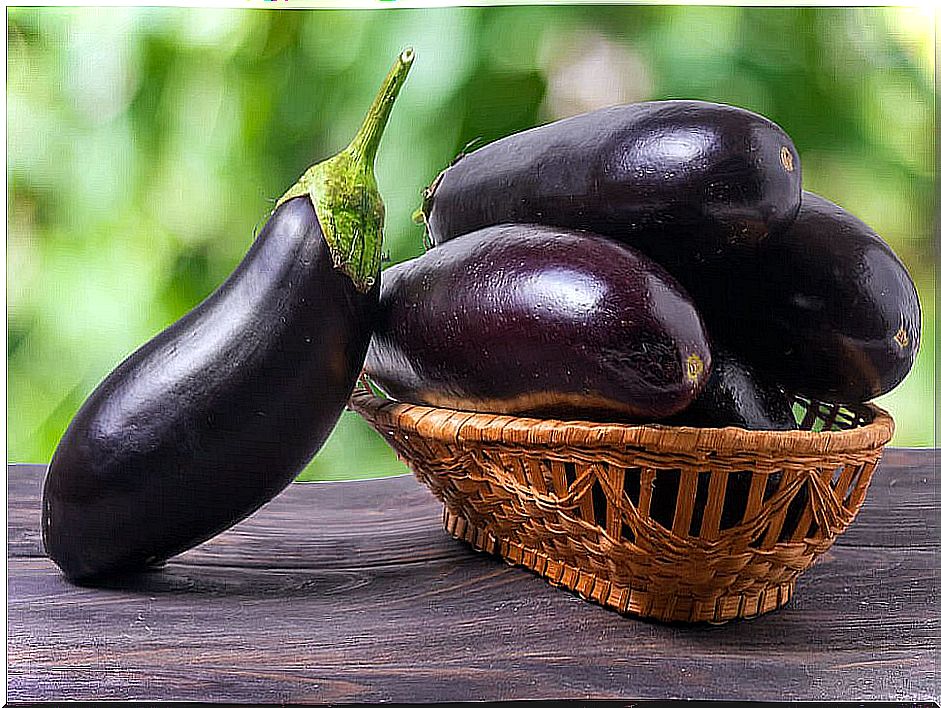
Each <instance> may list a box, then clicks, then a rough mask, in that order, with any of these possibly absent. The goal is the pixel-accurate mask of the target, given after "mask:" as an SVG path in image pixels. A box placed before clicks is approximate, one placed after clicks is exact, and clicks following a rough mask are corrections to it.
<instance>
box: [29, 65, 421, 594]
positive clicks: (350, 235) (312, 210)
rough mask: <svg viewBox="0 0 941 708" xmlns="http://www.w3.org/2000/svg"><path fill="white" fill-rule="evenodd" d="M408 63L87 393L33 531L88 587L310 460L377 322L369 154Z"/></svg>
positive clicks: (219, 527) (224, 520)
mask: <svg viewBox="0 0 941 708" xmlns="http://www.w3.org/2000/svg"><path fill="white" fill-rule="evenodd" d="M413 61H414V53H413V52H412V50H411V49H408V50H406V51H404V52H402V54H401V55H400V56H399V57H398V58H397V60H396V61H395V64H394V66H393V67H392V69H391V70H390V72H389V74H388V76H387V77H386V78H385V80H384V81H383V83H382V86H381V88H380V90H379V93H378V95H377V97H376V99H375V101H374V102H373V104H372V106H371V108H370V109H369V111H368V113H367V114H366V118H365V120H364V122H363V125H362V127H361V128H360V130H359V132H358V133H357V134H356V136H355V137H354V139H353V141H352V142H351V143H350V145H349V146H348V147H347V148H346V149H345V150H343V151H341V152H340V153H338V154H337V155H336V156H334V157H333V158H331V159H329V160H326V161H324V162H320V163H318V164H316V165H314V166H313V167H311V168H310V169H309V170H308V171H307V172H306V173H305V174H304V175H303V176H302V177H301V178H300V180H298V182H297V183H296V184H295V185H294V186H293V187H291V188H290V189H289V190H288V191H287V192H286V193H285V194H284V196H283V197H282V198H281V199H280V200H279V202H278V204H277V206H276V208H275V209H274V211H273V213H272V214H271V215H270V217H269V218H268V220H267V222H266V223H265V226H264V228H262V230H261V232H260V233H259V235H258V236H257V238H256V239H255V241H254V242H253V243H252V245H251V247H250V248H249V250H248V252H247V254H246V255H245V257H244V259H243V260H242V261H241V263H239V265H238V267H237V268H236V269H235V271H234V272H233V273H232V274H231V275H230V276H229V277H228V278H227V279H226V280H225V282H223V283H222V284H221V285H220V286H219V288H218V289H217V290H216V291H215V292H213V293H212V294H211V295H210V296H209V297H208V298H207V299H206V300H204V301H203V302H202V303H200V304H199V305H198V306H197V307H196V308H195V309H193V310H192V311H190V312H189V313H188V314H187V315H185V316H184V317H183V318H182V319H180V320H179V321H178V322H176V323H174V324H172V325H171V326H170V327H168V328H167V329H166V330H164V331H163V332H161V333H160V334H158V335H157V336H156V337H154V338H153V339H151V340H150V341H149V342H147V343H146V344H144V345H143V346H142V347H141V348H140V349H138V350H137V351H135V352H134V353H133V354H131V355H130V356H129V357H128V358H127V359H126V360H125V361H123V362H122V363H121V364H120V365H119V366H118V367H117V368H116V369H115V370H114V371H112V372H111V373H110V374H109V375H108V376H107V377H106V378H105V379H104V380H103V381H102V382H101V383H100V384H99V385H98V387H97V388H96V389H95V390H94V391H93V392H92V394H91V395H90V396H89V397H88V399H87V400H86V401H85V403H84V404H83V405H82V407H81V408H80V410H79V411H78V413H77V414H76V415H75V417H74V418H73V419H72V421H71V423H70V425H69V426H68V429H67V430H66V432H65V434H64V435H63V437H62V439H61V440H60V442H59V444H58V446H57V448H56V450H55V453H54V455H53V458H52V461H51V463H50V466H49V470H48V472H47V475H46V479H45V483H44V487H43V498H42V539H43V544H44V546H45V549H46V552H47V553H48V555H49V556H50V558H52V560H53V561H54V562H55V563H56V564H57V565H58V566H59V567H60V568H61V569H62V571H63V573H64V574H65V575H66V577H68V578H69V579H70V580H72V581H74V582H82V583H95V582H99V581H102V580H103V579H105V578H107V577H109V576H112V575H115V574H118V573H123V572H130V571H137V570H140V569H143V568H145V567H146V566H148V565H151V564H153V563H155V562H158V561H162V560H164V559H166V558H169V557H171V556H173V555H176V554H178V553H180V552H182V551H184V550H186V549H188V548H191V547H193V546H195V545H197V544H198V543H201V542H202V541H205V540H207V539H208V538H210V537H212V536H214V535H215V534H217V533H219V532H221V531H223V530H224V529H226V528H228V527H230V526H232V525H233V524H235V523H236V522H238V521H240V520H241V519H243V518H245V517H246V516H248V515H249V514H251V513H252V512H254V511H255V510H256V509H258V507H260V506H261V505H263V504H264V503H265V502H267V501H269V500H270V499H271V498H272V497H274V496H275V495H276V494H277V493H278V492H280V491H281V490H282V489H283V488H284V487H285V486H287V484H288V483H290V482H291V480H293V479H294V477H295V476H296V475H297V474H298V473H299V472H300V471H301V469H303V467H304V465H305V464H306V463H307V462H308V461H309V460H310V459H311V458H312V457H313V456H314V455H315V454H316V453H317V451H318V450H319V449H320V447H321V446H322V444H323V443H324V441H325V440H326V438H327V436H328V435H329V433H330V431H331V430H332V429H333V427H334V426H335V424H336V421H337V419H338V418H339V416H340V413H341V412H342V411H343V408H344V406H345V404H346V402H347V400H348V399H349V396H350V393H351V392H352V389H353V385H354V383H355V380H356V377H357V376H358V375H359V374H360V371H361V369H362V364H363V361H364V358H365V355H366V349H367V346H368V344H369V339H370V337H371V335H372V331H373V328H374V325H375V319H376V313H377V304H378V295H379V285H378V283H379V259H380V249H381V242H382V228H383V214H384V211H383V205H382V200H381V197H380V195H379V191H378V187H377V185H376V178H375V173H374V162H375V157H376V152H377V148H378V146H379V142H380V139H381V137H382V133H383V131H384V129H385V126H386V123H387V121H388V119H389V115H390V112H391V109H392V106H393V103H394V102H395V99H396V96H397V95H398V93H399V91H400V89H401V87H402V84H403V82H404V81H405V77H406V76H407V74H408V71H409V69H410V67H411V65H412V62H413Z"/></svg>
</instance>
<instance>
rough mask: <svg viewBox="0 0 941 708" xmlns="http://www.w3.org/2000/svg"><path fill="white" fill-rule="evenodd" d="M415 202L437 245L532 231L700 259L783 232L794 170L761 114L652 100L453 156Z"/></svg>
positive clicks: (796, 164) (786, 140) (786, 141)
mask: <svg viewBox="0 0 941 708" xmlns="http://www.w3.org/2000/svg"><path fill="white" fill-rule="evenodd" d="M424 197H425V198H424V203H423V205H422V207H421V209H420V210H419V211H418V213H417V214H416V216H417V217H420V218H421V219H422V220H424V222H425V224H426V227H427V231H428V235H429V236H430V240H431V242H432V243H434V244H441V243H444V242H446V241H448V240H450V239H452V238H455V237H457V236H461V235H462V234H466V233H470V232H472V231H475V230H477V229H480V228H483V227H485V226H491V225H494V224H499V223H508V222H532V223H539V224H547V225H553V226H565V227H570V228H578V229H586V230H589V231H593V232H596V233H600V234H606V235H610V236H614V237H616V238H618V239H621V240H624V241H625V242H627V243H629V244H631V245H634V246H637V247H640V248H641V249H642V250H644V249H645V248H646V246H647V245H648V244H652V245H657V244H659V243H660V242H664V243H663V247H664V248H665V249H667V250H666V252H667V253H675V252H682V251H683V250H690V249H695V250H697V251H700V250H701V251H702V252H703V256H702V257H709V255H710V254H711V252H712V251H718V252H720V253H721V252H723V251H724V250H725V249H727V248H735V247H737V246H749V245H753V244H754V243H757V242H760V241H761V240H762V239H763V238H765V237H766V236H767V235H768V234H769V233H774V232H779V231H782V230H783V229H784V228H786V227H787V226H788V225H790V223H791V221H793V219H794V217H795V216H796V214H797V210H798V207H799V205H800V197H801V168H800V159H799V157H798V154H797V150H796V148H795V147H794V143H793V142H792V141H791V139H790V137H788V135H787V134H786V133H785V132H784V131H783V130H782V129H781V128H780V127H779V126H777V125H776V124H775V123H773V122H771V121H770V120H768V119H767V118H764V117H763V116H760V115H758V114H756V113H752V112H750V111H747V110H744V109H741V108H736V107H733V106H727V105H721V104H715V103H708V102H704V101H653V102H647V103H635V104H629V105H622V106H613V107H609V108H603V109H600V110H597V111H593V112H591V113H585V114H582V115H578V116H573V117H571V118H566V119H564V120H560V121H557V122H554V123H549V124H547V125H543V126H540V127H537V128H532V129H530V130H526V131H523V132H520V133H516V134H514V135H510V136H508V137H505V138H502V139H500V140H497V141H495V142H493V143H490V144H489V145H486V146H484V147H482V148H480V149H478V150H475V151H473V152H471V153H469V154H467V155H462V156H460V157H459V159H457V160H456V161H455V162H454V163H452V165H451V166H450V167H448V168H447V169H445V170H444V171H443V172H442V173H440V174H439V175H438V177H437V178H436V179H435V180H434V182H433V183H432V185H431V186H430V187H429V188H428V189H427V190H425V195H424Z"/></svg>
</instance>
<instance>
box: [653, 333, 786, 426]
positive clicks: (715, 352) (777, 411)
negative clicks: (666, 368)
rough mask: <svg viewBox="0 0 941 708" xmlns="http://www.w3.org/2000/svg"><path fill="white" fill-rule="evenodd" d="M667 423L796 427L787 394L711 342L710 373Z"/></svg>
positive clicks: (743, 362) (746, 364)
mask: <svg viewBox="0 0 941 708" xmlns="http://www.w3.org/2000/svg"><path fill="white" fill-rule="evenodd" d="M668 422H669V423H671V424H672V425H689V426H693V427H697V428H723V427H726V426H734V427H737V428H745V429H746V430H795V429H797V421H796V420H795V419H794V413H793V409H792V405H791V401H790V399H789V398H788V396H787V394H786V393H785V392H784V391H783V390H782V389H781V388H780V387H779V386H776V385H775V384H774V383H772V382H770V381H767V380H765V379H764V378H763V377H762V376H761V374H760V373H759V372H758V371H756V370H755V368H754V367H752V366H750V365H749V364H748V363H746V362H745V361H742V360H741V359H740V358H739V357H736V356H735V355H734V354H732V353H731V352H729V351H728V350H727V349H725V348H724V347H719V346H717V345H716V343H715V342H713V344H712V373H711V374H710V375H709V378H708V379H707V380H706V385H705V387H704V388H703V390H702V393H700V394H699V396H698V397H697V398H696V400H695V401H693V402H692V403H691V404H690V405H689V407H688V408H686V409H685V410H684V411H682V412H681V413H679V414H677V415H675V416H673V417H672V418H671V419H670V420H669V421H668Z"/></svg>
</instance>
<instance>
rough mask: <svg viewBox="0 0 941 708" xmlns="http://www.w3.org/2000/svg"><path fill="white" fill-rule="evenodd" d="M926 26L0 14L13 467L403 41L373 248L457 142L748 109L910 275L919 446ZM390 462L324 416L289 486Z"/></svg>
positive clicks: (345, 421) (795, 12)
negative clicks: (589, 118)
mask: <svg viewBox="0 0 941 708" xmlns="http://www.w3.org/2000/svg"><path fill="white" fill-rule="evenodd" d="M933 27H934V19H933V14H932V12H931V11H930V10H924V9H904V8H863V9H843V8H803V9H794V8H741V7H681V6H659V7H657V6H654V7H640V6H616V5H604V6H589V5H581V6H578V5H576V6H516V7H512V6H511V7H488V8H479V7H478V8H436V9H422V10H405V9H388V10H358V11H357V10H330V11H325V10H291V11H287V10H270V11H269V10H258V9H183V8H170V7H163V8H144V7H129V8H77V9H75V8H9V9H8V47H7V50H8V52H7V57H8V59H7V61H8V71H7V77H8V78H7V111H8V113H7V125H8V137H7V140H8V143H7V178H8V187H9V189H8V197H7V198H8V210H7V214H8V217H7V219H8V221H7V234H8V237H7V283H8V286H7V287H8V292H7V302H8V350H7V357H8V372H9V379H8V401H7V406H8V408H7V419H8V445H9V447H8V456H9V459H10V460H11V461H17V462H43V461H48V459H49V457H50V455H51V454H52V451H53V449H54V448H55V445H56V442H57V441H58V439H59V437H60V436H61V434H62V432H63V431H64V429H65V427H66V425H67V424H68V422H69V419H70V418H71V416H72V415H73V414H74V413H75V411H76V410H77V408H78V406H79V405H80V404H81V402H82V400H83V399H84V398H85V397H86V396H87V395H88V393H90V392H91V390H92V388H93V387H94V386H95V385H96V384H97V382H98V381H100V380H101V378H102V377H104V376H105V375H106V374H107V373H108V371H110V370H111V369H112V368H113V367H114V366H115V365H116V364H117V363H118V362H119V361H120V360H121V359H123V358H124V357H125V356H126V355H127V354H129V353H130V352H131V351H132V350H134V349H135V348H137V347H138V346H139V345H140V344H142V343H143V342H144V341H145V340H147V339H149V338H150V337H151V336H153V335H154V334H155V333H157V332H158V331H159V330H161V329H163V328H164V327H166V326H167V325H168V324H170V323H171V322H173V321H174V320H176V319H177V318H179V317H180V316H181V315H183V314H184V313H185V312H186V311H188V310H189V309H191V308H192V307H193V306H195V305H196V304H197V303H198V302H199V301H200V300H201V299H202V298H204V297H205V296H206V295H208V294H209V293H210V292H211V291H212V290H213V289H214V288H215V287H216V286H217V285H218V284H219V283H220V282H221V281H222V280H223V279H224V278H225V277H226V276H227V275H228V273H229V272H230V271H231V270H232V269H233V268H234V267H235V265H236V263H237V262H238V261H239V260H240V258H241V257H242V255H243V254H244V252H245V251H246V249H247V248H248V246H249V244H250V242H251V240H252V234H253V231H254V229H255V228H257V227H258V226H260V224H261V223H262V222H263V218H264V216H265V215H266V213H267V212H268V211H269V210H270V209H271V208H272V206H273V202H274V200H275V199H276V198H277V197H278V196H280V195H281V194H282V192H283V191H284V190H285V189H286V188H287V187H288V186H290V185H291V184H292V183H293V182H294V180H295V179H296V178H297V177H298V176H299V175H300V174H301V172H303V170H304V169H305V168H306V167H307V166H308V164H310V163H311V162H314V161H317V160H320V159H322V158H324V157H327V156H329V155H331V154H333V153H334V152H335V151H337V150H338V149H340V148H341V147H343V146H344V145H345V144H346V142H347V141H348V140H349V139H350V138H351V137H352V135H353V133H354V131H355V129H356V127H357V125H358V124H359V121H360V119H361V117H362V115H363V113H364V111H365V109H366V107H367V106H368V104H369V102H370V100H371V98H372V96H373V93H374V92H375V90H376V88H377V87H378V84H379V82H380V80H381V79H382V77H383V76H384V74H385V72H386V70H387V68H388V66H389V65H390V63H391V61H392V59H393V58H394V56H395V55H396V53H397V52H398V51H399V50H400V49H402V48H403V47H404V46H406V45H412V46H414V47H415V49H416V51H417V53H418V59H417V62H416V64H415V67H414V69H413V71H412V74H411V76H410V78H409V80H408V83H407V84H406V86H405V89H404V91H403V93H402V96H401V98H400V100H399V102H398V104H397V106H396V109H395V111H394V112H393V114H392V119H391V121H390V124H389V127H388V130H387V131H386V137H385V139H384V144H383V145H382V147H381V149H380V153H379V164H378V180H379V185H380V190H381V192H382V194H383V196H384V198H385V201H386V206H387V240H386V246H385V248H386V250H387V252H388V255H389V257H390V258H391V261H393V262H396V261H399V260H402V259H405V258H408V257H411V256H415V255H417V254H419V253H420V252H421V251H422V233H421V229H420V227H418V226H416V225H414V224H413V223H412V222H411V220H410V215H411V212H412V211H413V210H414V209H415V207H416V206H417V205H418V202H419V199H420V192H421V189H422V188H423V187H424V186H425V185H426V184H428V183H429V182H430V181H431V180H432V178H433V177H434V176H435V174H436V173H437V172H438V171H439V170H440V169H442V168H443V167H444V166H445V165H446V164H447V163H448V162H449V161H450V160H451V158H452V157H453V156H454V155H455V154H456V153H458V152H459V151H460V150H461V149H462V148H463V147H464V146H465V145H467V144H468V143H469V142H470V141H471V140H475V139H478V140H481V141H483V142H488V141H491V140H494V139H496V138H499V137H501V136H504V135H506V134H508V133H511V132H515V131H518V130H521V129H524V128H528V127H531V126H533V125H534V124H538V123H541V122H546V121H549V120H553V119H556V118H559V117H563V116H566V115H571V114H574V113H580V112H583V111H587V110H591V109H593V108H596V107H600V106H603V105H608V104H612V103H622V102H631V101H641V100H648V99H664V98H698V99H704V100H712V101H718V102H723V103H731V104H735V105H739V106H743V107H745V108H749V109H751V110H754V111H758V112H759V113H762V114H764V115H766V116H768V117H769V118H771V119H772V120H774V121H776V122H777V123H779V124H780V125H781V126H783V127H784V128H785V130H787V131H788V132H789V133H790V135H791V136H792V137H793V139H794V142H795V143H796V145H797V146H798V149H799V150H800V152H801V157H802V160H803V166H804V183H805V186H806V187H807V188H808V189H811V190H813V191H817V192H819V193H821V194H823V195H824V196H826V197H828V198H830V199H832V200H833V201H836V202H837V203H839V204H841V205H842V206H844V207H846V208H847V209H849V210H850V211H852V212H854V213H855V214H857V215H858V216H860V217H861V218H862V219H863V220H865V221H866V222H868V223H869V224H870V225H872V226H873V227H874V228H875V229H876V230H877V231H878V232H879V233H881V234H882V235H883V236H884V237H885V238H886V239H887V240H888V241H889V242H890V243H891V245H892V246H893V248H894V249H895V250H896V251H897V253H898V254H899V255H900V257H901V258H902V260H903V261H904V262H905V263H906V265H907V266H908V268H909V269H910V270H911V272H912V274H913V276H914V277H915V280H916V282H917V286H918V290H919V292H920V296H921V300H922V305H923V308H924V318H923V322H924V330H923V338H922V348H921V354H920V356H919V358H918V361H917V363H916V366H915V369H914V370H913V372H912V373H911V375H910V376H909V377H908V379H907V380H906V381H905V382H904V384H902V385H901V386H900V387H899V388H898V389H896V390H895V391H893V392H892V393H890V394H888V395H887V396H885V397H884V398H882V399H881V400H880V401H879V402H880V403H881V404H882V405H883V406H884V407H886V408H888V409H889V410H890V411H891V412H892V413H893V415H894V416H895V418H896V421H897V423H898V432H897V434H896V437H895V439H894V442H893V444H895V445H906V446H911V445H914V446H919V445H926V446H927V445H933V444H934V416H935V400H934V388H933V387H934V380H935V378H934V371H935V368H934V367H935V362H934V349H935V347H934V324H935V294H934V282H935V278H934V268H935V263H934V260H933V259H934V255H933V248H932V219H933V214H932V198H933V194H934V158H933V156H934V145H933V141H934V133H935V118H934V66H933V44H932V41H933V40H932V30H933ZM404 471H406V470H405V468H404V467H403V466H402V465H401V464H400V463H399V462H398V461H396V460H395V458H394V456H393V455H392V453H391V451H390V450H389V449H388V448H387V447H386V446H385V445H384V443H383V442H382V441H381V439H380V438H379V437H378V435H376V434H374V433H373V432H372V431H371V430H370V429H369V428H368V427H367V426H366V425H365V423H363V422H362V421H360V420H359V419H358V418H357V417H356V416H355V415H353V414H351V413H344V415H343V418H342V419H341V422H340V425H339V426H338V427H337V429H336V430H335V432H334V434H333V435H332V436H331V438H330V441H329V442H328V444H327V446H326V447H325V448H324V449H323V450H322V451H321V453H320V454H319V455H318V456H317V458H316V459H315V460H314V462H313V463H312V464H311V465H310V467H309V468H308V469H307V470H306V471H305V472H304V475H303V478H304V479H341V478H349V477H368V476H378V475H384V474H393V473H399V472H404Z"/></svg>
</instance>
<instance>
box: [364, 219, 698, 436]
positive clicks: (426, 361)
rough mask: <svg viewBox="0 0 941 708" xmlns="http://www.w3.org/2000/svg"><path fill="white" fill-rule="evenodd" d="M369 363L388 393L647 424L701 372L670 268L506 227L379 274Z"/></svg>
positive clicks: (539, 230)
mask: <svg viewBox="0 0 941 708" xmlns="http://www.w3.org/2000/svg"><path fill="white" fill-rule="evenodd" d="M379 309H380V314H379V319H378V322H377V325H376V331H375V334H374V336H373V340H372V343H371V345H370V348H369V352H368V354H367V357H366V366H365V370H366V372H367V373H368V374H369V375H370V377H371V378H372V379H373V380H374V381H375V382H376V383H378V384H379V385H380V387H382V388H383V389H384V390H385V391H386V392H387V393H389V394H390V395H391V396H393V397H394V398H397V399H399V400H403V401H409V402H414V403H426V404H430V405H437V406H444V407H450V408H458V409H463V410H475V411H488V412H495V413H508V414H516V415H534V416H547V415H565V416H585V417H601V418H608V419H612V418H628V419H643V420H649V419H656V418H662V417H665V416H668V415H671V414H673V413H676V412H677V411H679V410H681V409H682V408H684V407H685V406H687V405H688V404H689V402H690V401H691V400H692V399H693V398H695V396H696V395H697V394H698V393H699V390H700V389H701V388H702V386H703V384H704V382H705V379H706V377H707V376H708V374H709V369H710V366H711V357H710V352H709V344H708V338H707V335H706V332H705V330H704V329H703V327H702V324H701V322H700V319H699V315H698V313H697V311H696V309H695V307H693V305H692V303H691V302H690V300H689V298H688V296H687V295H686V294H685V293H684V292H683V290H682V288H680V287H679V286H678V285H677V284H676V282H675V281H674V280H673V279H672V278H671V277H670V275H669V274H668V273H667V272H666V271H665V270H663V269H662V268H661V267H660V266H658V265H657V264H655V263H653V262H652V261H650V259H648V258H646V257H645V256H643V255H642V254H640V253H639V252H637V251H636V250H633V249H630V248H627V247H625V246H623V245H621V244H618V243H616V242H614V241H612V240H610V239H606V238H604V237H601V236H598V235H596V234H588V233H585V232H578V231H573V230H569V229H561V228H556V227H548V226H538V225H526V224H507V225H498V226H494V227H489V228H486V229H482V230H480V231H477V232H475V233H473V234H467V235H465V236H463V237H461V238H459V239H455V240H453V241H450V242H448V243H445V244H442V245H440V246H437V247H435V248H433V249H431V250H429V251H428V252H427V253H425V254H424V255H422V256H420V257H419V258H416V259H413V260H411V261H407V262H405V263H401V264H399V265H397V266H394V267H392V268H390V269H388V270H386V271H385V272H384V274H383V286H382V294H381V296H380V307H379Z"/></svg>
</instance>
